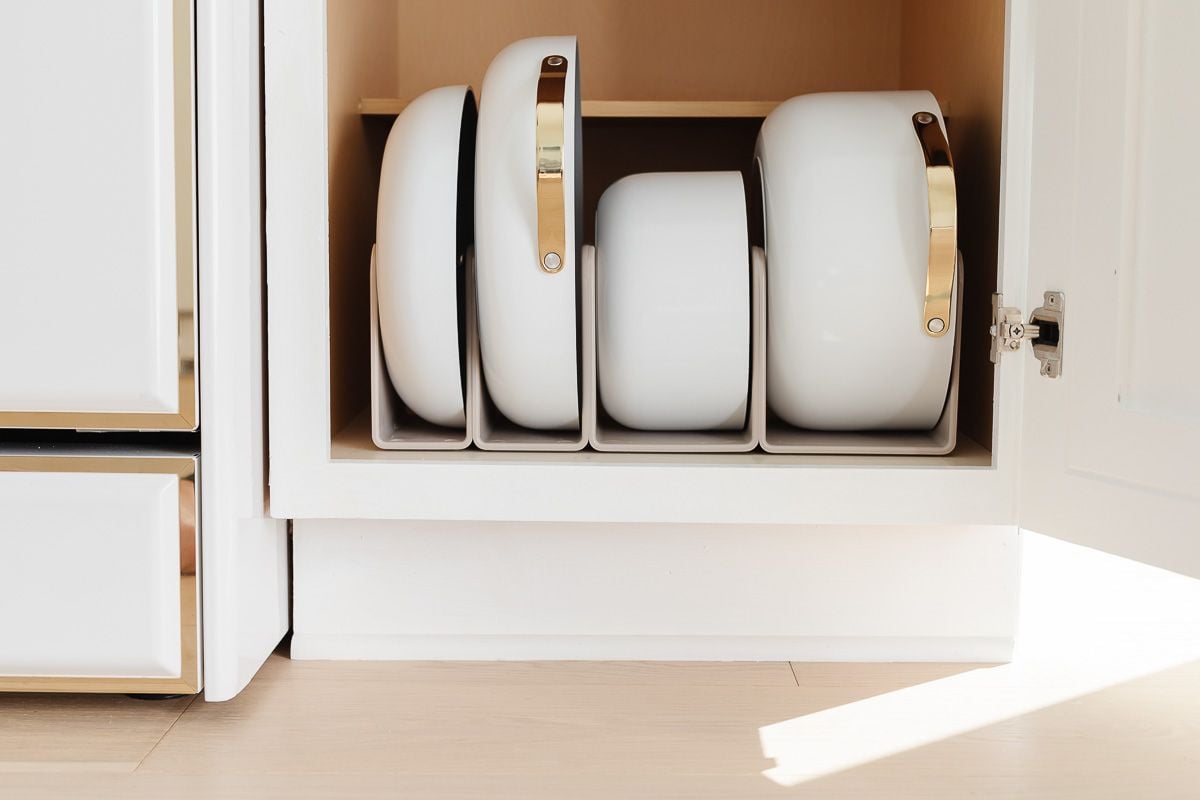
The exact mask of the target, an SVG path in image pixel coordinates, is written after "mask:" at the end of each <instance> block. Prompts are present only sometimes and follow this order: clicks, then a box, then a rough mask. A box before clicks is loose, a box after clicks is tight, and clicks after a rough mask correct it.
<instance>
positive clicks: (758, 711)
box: [142, 659, 972, 775]
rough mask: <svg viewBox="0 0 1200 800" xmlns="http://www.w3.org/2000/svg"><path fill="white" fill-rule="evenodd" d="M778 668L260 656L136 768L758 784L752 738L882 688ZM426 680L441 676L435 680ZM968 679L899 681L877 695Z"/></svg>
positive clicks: (943, 670)
mask: <svg viewBox="0 0 1200 800" xmlns="http://www.w3.org/2000/svg"><path fill="white" fill-rule="evenodd" d="M778 667H779V669H780V670H786V671H785V672H784V673H783V674H784V675H786V677H787V678H788V680H787V681H778V680H776V679H775V678H774V676H772V678H771V680H770V681H768V682H766V683H765V685H764V683H763V682H761V681H760V680H758V678H759V677H760V676H761V675H762V674H763V671H762V669H761V665H736V664H733V665H714V664H695V665H691V667H690V668H689V667H688V666H687V665H663V667H662V674H661V675H659V676H657V677H655V676H654V673H655V672H656V671H657V668H656V666H654V665H629V664H611V665H606V664H591V665H587V666H586V667H585V666H582V665H577V664H556V663H554V662H549V663H547V662H543V663H536V664H535V663H528V664H519V663H510V664H506V665H496V664H479V665H474V666H471V665H461V664H445V665H440V666H439V665H417V666H414V665H410V664H403V663H386V662H381V663H374V664H361V663H359V664H346V663H328V664H317V665H314V664H313V663H311V662H310V663H304V662H288V661H285V660H283V659H274V660H272V661H271V662H270V663H268V665H267V666H266V667H265V668H264V670H263V671H262V672H261V673H260V674H259V676H258V677H257V678H256V679H255V680H254V682H253V683H251V685H250V686H249V687H248V688H247V689H246V690H245V691H244V692H243V693H242V695H240V696H239V697H238V698H236V699H234V700H232V701H230V702H228V703H221V704H203V705H197V706H196V707H195V708H193V709H192V710H191V712H190V713H189V714H187V715H185V716H184V717H183V718H182V719H181V720H180V722H179V724H178V725H176V726H175V728H174V729H173V730H172V731H171V733H170V735H168V736H167V737H165V738H164V740H163V742H162V743H161V744H160V746H159V747H158V748H156V749H155V751H154V752H153V753H152V754H151V755H150V756H149V757H148V758H147V759H146V761H145V762H144V764H143V765H142V769H143V770H145V771H147V772H160V773H171V772H177V771H181V770H186V769H190V768H192V767H194V766H195V765H196V763H197V761H196V760H197V759H198V758H199V759H202V760H203V766H202V769H204V770H208V769H215V768H217V765H220V769H223V770H225V771H227V772H241V773H254V772H264V771H265V772H312V773H326V772H336V771H340V770H348V771H350V772H354V773H390V772H405V773H422V774H437V773H442V774H451V775H452V774H457V773H459V772H460V771H461V770H462V769H463V759H464V754H470V755H469V757H470V759H471V761H472V764H473V767H472V771H481V772H484V773H488V774H532V775H550V774H564V773H566V774H590V775H595V774H611V773H612V772H613V769H614V767H613V765H615V764H619V765H620V770H621V772H622V773H623V774H638V775H657V774H661V773H662V772H664V771H665V772H674V773H695V774H707V775H757V774H759V773H760V772H761V771H762V770H764V769H766V768H768V767H769V766H772V762H770V761H769V760H767V759H765V758H764V756H763V753H762V747H761V744H760V741H759V736H758V729H759V728H760V727H761V726H764V725H768V724H770V723H772V722H776V721H778V720H780V719H786V718H788V717H791V716H799V715H804V714H808V713H812V712H814V711H819V710H821V709H824V708H830V707H834V706H838V705H842V704H845V703H850V702H854V701H856V700H861V699H864V698H866V697H870V696H872V695H874V694H877V693H878V692H879V691H881V689H879V688H877V687H876V686H873V685H870V684H869V683H868V682H866V681H863V680H858V681H853V682H851V683H852V684H853V685H849V686H837V685H835V684H834V683H833V682H832V681H828V680H827V681H825V685H823V686H814V687H811V688H806V689H804V690H801V689H800V688H798V687H797V686H796V684H795V681H794V680H793V679H792V678H791V670H790V668H788V667H787V665H786V664H782V665H778ZM439 668H444V669H445V670H446V672H447V674H448V675H452V676H454V678H455V680H454V681H452V682H447V681H445V680H444V679H440V678H439V679H436V680H435V679H434V675H435V674H436V673H437V671H438V670H439ZM971 668H972V667H971V666H970V665H955V666H954V667H946V666H944V665H938V666H930V667H928V668H927V669H925V670H918V669H905V670H901V671H900V673H899V677H896V676H893V677H892V678H891V679H890V680H887V681H882V683H881V684H880V685H882V686H883V687H884V688H883V689H882V691H890V690H891V689H893V688H897V687H898V686H901V685H910V684H911V683H912V682H922V681H924V680H929V679H932V678H934V677H939V676H943V675H945V674H947V673H948V672H950V673H952V672H955V671H958V672H961V671H964V670H968V669H971ZM837 669H838V665H826V667H825V670H826V671H836V670H837ZM809 672H810V673H812V674H815V673H816V670H811V671H809ZM806 674H807V673H806ZM742 675H744V679H742V680H740V681H739V680H737V677H738V676H742ZM414 676H423V679H421V680H410V678H413V677H414ZM581 676H586V678H587V681H586V682H581V681H580V680H578V679H579V678H580V677H581Z"/></svg>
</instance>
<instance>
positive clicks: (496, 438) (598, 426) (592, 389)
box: [371, 245, 963, 456]
mask: <svg viewBox="0 0 1200 800" xmlns="http://www.w3.org/2000/svg"><path fill="white" fill-rule="evenodd" d="M750 267H751V272H750V275H751V281H750V286H751V317H750V319H751V326H752V331H751V337H750V341H751V348H752V352H751V361H750V365H751V366H750V375H751V377H750V387H749V388H750V402H749V406H748V407H749V409H750V411H749V413H748V414H747V420H746V425H745V427H743V428H742V429H741V430H739V431H635V430H631V429H629V428H626V427H623V426H621V425H618V424H617V423H615V422H613V420H612V419H611V418H610V417H609V416H608V415H607V414H605V413H604V409H603V408H602V407H601V406H600V402H599V391H598V386H597V376H596V249H595V248H594V247H592V246H591V245H585V246H584V248H583V253H582V258H581V259H580V271H579V280H580V292H579V295H580V309H579V310H580V314H579V320H580V329H579V343H580V353H579V364H580V398H581V400H582V408H581V409H580V428H579V430H577V431H538V430H531V429H529V428H522V427H520V426H518V425H515V424H513V423H512V422H510V421H509V420H508V419H506V418H505V417H504V415H503V414H501V413H500V412H499V411H498V410H497V409H496V406H495V404H493V403H492V401H491V399H490V398H489V397H488V393H487V385H486V382H485V381H484V379H483V370H482V366H481V363H480V356H479V333H478V326H477V323H476V318H475V260H474V253H473V251H468V254H467V264H466V291H467V302H466V317H467V318H466V321H465V323H466V351H467V352H466V410H467V413H466V426H465V428H463V429H461V430H457V429H452V428H442V427H438V426H436V425H432V424H430V423H428V422H425V421H424V420H422V419H421V418H420V417H418V416H417V415H416V414H414V413H413V412H412V411H410V410H409V409H408V408H407V407H406V406H405V405H404V402H403V401H402V400H401V399H400V397H399V396H398V395H397V394H396V391H395V389H393V388H392V383H391V380H390V379H389V378H388V374H387V365H386V363H385V362H384V359H383V348H382V345H381V342H380V338H379V336H380V334H379V313H378V305H377V303H378V298H377V296H376V291H375V259H374V254H373V253H372V258H371V437H372V439H373V441H374V442H375V445H376V446H377V447H379V448H381V449H383V450H463V449H466V448H467V447H470V446H471V445H472V444H474V445H475V446H476V447H477V448H479V449H480V450H491V451H513V452H518V451H524V452H572V451H578V450H583V449H584V448H585V447H587V446H588V445H591V447H592V449H593V450H596V451H599V452H611V453H747V452H750V451H753V450H755V449H757V448H760V447H761V448H762V450H763V451H765V452H766V453H778V454H794V455H909V456H911V455H929V456H938V455H947V454H948V453H950V452H952V451H953V450H954V447H955V444H956V442H957V429H958V384H959V359H960V353H961V347H962V325H961V319H962V297H963V289H962V280H963V274H962V254H961V253H960V254H959V259H958V267H957V275H958V277H957V280H958V294H957V297H958V303H957V307H956V310H955V313H956V316H955V320H956V322H955V328H954V363H953V367H952V369H951V372H950V387H949V391H948V392H947V396H946V406H945V408H944V409H943V411H942V416H941V419H939V420H938V424H937V425H936V426H935V427H934V428H933V429H932V430H929V431H846V432H842V431H839V432H829V431H810V430H803V429H800V428H795V427H792V426H791V425H788V424H786V423H784V422H782V421H781V420H780V419H779V418H778V417H775V416H774V415H773V414H771V413H770V410H769V409H768V408H767V387H766V374H767V370H766V364H767V269H766V255H765V254H764V253H763V251H762V249H761V248H759V247H754V248H751V264H750Z"/></svg>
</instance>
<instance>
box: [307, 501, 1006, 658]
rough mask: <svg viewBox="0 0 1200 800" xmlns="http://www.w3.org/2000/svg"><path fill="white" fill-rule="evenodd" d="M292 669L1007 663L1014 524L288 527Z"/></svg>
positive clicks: (316, 523)
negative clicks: (546, 663)
mask: <svg viewBox="0 0 1200 800" xmlns="http://www.w3.org/2000/svg"><path fill="white" fill-rule="evenodd" d="M294 532H295V541H294V554H293V559H294V581H295V605H294V617H293V619H294V622H293V627H294V631H295V636H294V639H293V642H292V655H293V657H295V658H312V659H317V658H354V659H368V658H385V659H388V658H390V659H405V658H451V659H452V658H467V659H498V658H499V659H509V658H531V659H532V658H575V659H609V658H612V659H714V660H739V659H750V660H753V659H792V660H967V661H974V660H978V661H1003V660H1007V658H1008V656H1009V654H1010V652H1011V647H1012V639H1013V634H1014V628H1015V619H1016V609H1017V582H1018V573H1019V558H1018V556H1019V552H1018V550H1019V548H1018V543H1019V539H1018V535H1017V531H1016V529H1015V528H1013V527H1008V526H975V527H954V528H948V527H941V528H917V527H796V526H749V527H734V526H720V525H701V526H697V525H678V526H662V525H604V524H553V523H533V524H530V523H453V522H395V521H357V520H356V521H343V520H296V521H295V524H294Z"/></svg>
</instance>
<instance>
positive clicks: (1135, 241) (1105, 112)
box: [1005, 0, 1200, 576]
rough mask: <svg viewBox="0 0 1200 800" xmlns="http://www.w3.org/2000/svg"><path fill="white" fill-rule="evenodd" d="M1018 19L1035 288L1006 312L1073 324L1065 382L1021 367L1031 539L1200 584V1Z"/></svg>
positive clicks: (1031, 366) (1066, 336) (1065, 336)
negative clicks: (1039, 312) (1047, 315)
mask: <svg viewBox="0 0 1200 800" xmlns="http://www.w3.org/2000/svg"><path fill="white" fill-rule="evenodd" d="M1012 6H1013V8H1012V13H1013V16H1012V18H1011V23H1012V25H1013V29H1012V33H1013V36H1014V37H1020V36H1022V35H1023V34H1027V35H1028V41H1029V42H1030V43H1031V44H1032V49H1031V50H1030V52H1029V56H1030V58H1028V59H1024V62H1023V63H1022V59H1019V58H1015V60H1014V62H1012V63H1010V71H1012V75H1013V77H1014V78H1015V79H1016V80H1017V81H1018V83H1014V84H1012V85H1013V86H1017V85H1020V81H1021V80H1022V72H1024V74H1025V75H1026V76H1027V78H1028V79H1027V80H1026V81H1025V85H1026V86H1028V87H1029V88H1031V89H1032V94H1031V96H1032V103H1033V105H1032V108H1031V109H1028V110H1029V111H1030V112H1031V114H1030V117H1029V119H1030V120H1031V128H1030V132H1031V145H1032V146H1031V155H1030V171H1029V184H1028V189H1029V198H1030V204H1029V218H1028V226H1029V252H1028V263H1029V282H1028V285H1027V287H1026V288H1027V291H1026V293H1025V296H1024V297H1012V296H1010V297H1006V298H1005V301H1006V303H1007V304H1008V305H1010V306H1015V305H1018V304H1019V303H1025V305H1024V306H1023V310H1024V311H1025V312H1026V313H1027V314H1028V312H1030V311H1032V310H1033V308H1034V307H1037V306H1042V305H1043V304H1044V303H1043V292H1044V291H1047V290H1050V291H1060V292H1062V293H1063V300H1062V306H1063V312H1064V318H1063V322H1062V326H1061V343H1062V348H1063V352H1062V356H1063V358H1062V374H1061V377H1059V378H1056V379H1051V378H1048V377H1045V376H1043V375H1039V370H1038V363H1037V362H1036V361H1035V360H1034V359H1033V358H1031V357H1030V356H1029V355H1028V354H1016V353H1014V354H1011V355H1007V356H1005V357H1006V358H1018V357H1020V358H1022V359H1025V360H1027V361H1028V363H1027V364H1026V365H1025V369H1026V372H1025V375H1024V400H1025V407H1024V409H1023V414H1022V415H1023V418H1024V428H1023V431H1022V456H1021V458H1022V462H1021V474H1022V478H1021V508H1020V522H1021V526H1022V527H1023V528H1026V529H1029V530H1033V531H1037V532H1040V533H1044V534H1048V535H1052V536H1056V537H1059V538H1063V539H1069V540H1071V541H1074V542H1078V543H1080V544H1084V545H1088V546H1092V547H1096V548H1099V549H1102V550H1106V551H1109V552H1113V553H1116V554H1119V555H1123V556H1128V557H1131V558H1135V559H1138V560H1141V561H1144V562H1147V563H1150V564H1155V565H1158V566H1161V567H1165V568H1167V569H1171V570H1175V571H1177V572H1182V573H1186V574H1189V575H1193V576H1200V355H1197V351H1196V349H1195V348H1196V347H1197V344H1198V343H1200V335H1198V333H1197V330H1198V329H1197V323H1196V319H1197V316H1198V314H1197V304H1198V302H1200V90H1198V84H1197V81H1198V79H1200V3H1197V2H1195V0H1056V2H1052V3H1048V2H1047V3H1043V2H1027V1H1026V0H1013V4H1012ZM1021 26H1027V27H1026V28H1025V29H1024V31H1022V30H1021ZM1017 41H1019V38H1017V39H1014V42H1017ZM1019 49H1020V48H1019V47H1017V48H1014V50H1013V53H1014V56H1017V55H1018V50H1019ZM1018 113H1020V111H1019V110H1018Z"/></svg>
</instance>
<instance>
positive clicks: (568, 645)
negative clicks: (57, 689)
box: [292, 634, 1013, 664]
mask: <svg viewBox="0 0 1200 800" xmlns="http://www.w3.org/2000/svg"><path fill="white" fill-rule="evenodd" d="M1012 648H1013V641H1012V639H1011V638H1006V637H991V638H988V637H975V638H970V637H925V638H919V637H883V636H876V637H849V636H847V637H818V636H378V635H376V636H372V635H365V636H362V635H353V634H351V635H345V634H297V635H296V636H294V637H293V638H292V658H295V659H299V660H309V661H322V660H332V661H345V660H349V661H943V662H949V661H954V662H966V663H991V664H996V663H1003V662H1007V661H1009V660H1010V659H1011V657H1012Z"/></svg>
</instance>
